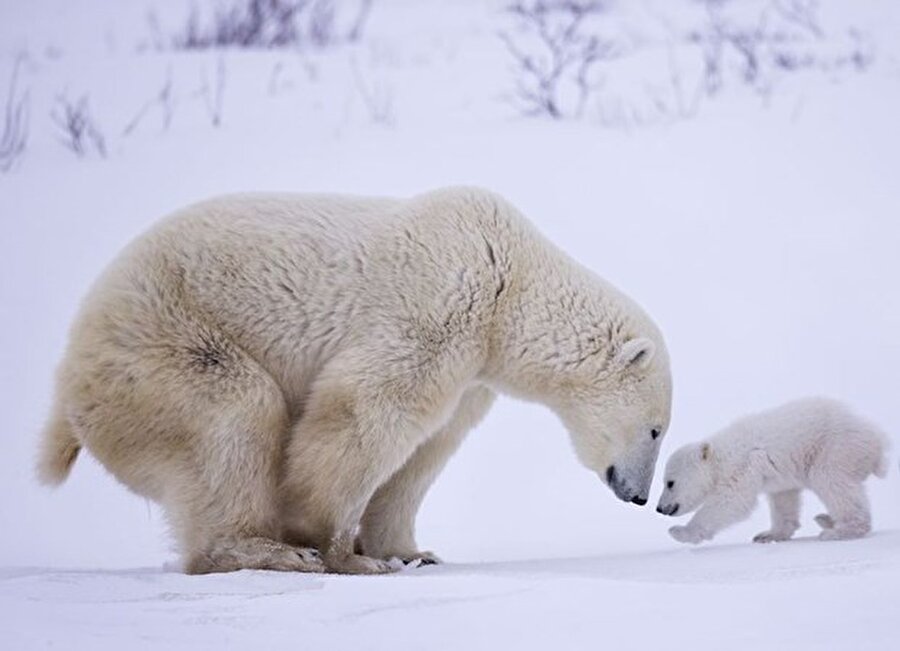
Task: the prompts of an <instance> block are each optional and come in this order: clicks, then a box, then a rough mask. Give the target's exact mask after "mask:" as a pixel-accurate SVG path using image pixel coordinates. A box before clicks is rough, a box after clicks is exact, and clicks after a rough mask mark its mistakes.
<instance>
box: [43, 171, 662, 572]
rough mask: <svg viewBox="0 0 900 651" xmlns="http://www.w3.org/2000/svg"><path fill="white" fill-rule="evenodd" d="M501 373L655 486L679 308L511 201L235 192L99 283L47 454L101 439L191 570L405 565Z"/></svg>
mask: <svg viewBox="0 0 900 651" xmlns="http://www.w3.org/2000/svg"><path fill="white" fill-rule="evenodd" d="M495 392H504V393H508V394H512V395H514V396H519V397H521V398H524V399H527V400H534V401H539V402H541V403H543V404H545V405H547V406H549V407H550V408H551V409H553V410H554V411H555V412H556V413H558V414H559V416H560V417H561V418H562V420H563V421H564V423H565V424H566V426H567V428H568V430H569V431H570V433H571V437H572V440H573V442H574V446H575V449H576V452H577V454H578V457H579V458H580V460H581V461H582V462H583V463H584V464H585V465H586V466H587V467H588V468H590V469H592V470H594V471H596V472H597V473H598V474H599V475H600V476H601V478H602V479H603V480H604V481H605V482H606V483H607V484H609V485H610V487H611V488H612V489H613V491H614V492H615V493H616V494H617V495H618V496H619V497H620V498H621V499H623V500H627V501H634V502H636V503H638V504H644V503H645V502H646V499H647V494H648V491H649V487H650V483H651V479H652V476H653V470H654V465H655V462H656V457H657V453H658V450H659V443H660V440H661V435H662V433H664V432H665V430H666V428H667V427H668V421H669V410H670V399H671V380H670V374H669V365H668V356H667V353H666V349H665V345H664V343H663V339H662V337H661V335H660V333H659V330H658V329H657V328H656V326H655V325H654V324H653V322H652V321H651V320H650V319H649V318H648V317H647V316H646V314H645V313H644V312H643V311H642V310H641V309H640V308H639V307H638V306H637V305H636V304H635V303H634V302H632V301H631V300H629V299H628V298H627V297H625V296H623V295H622V294H621V293H620V292H618V291H617V290H615V289H614V288H613V287H611V286H610V285H609V284H608V283H606V282H604V281H603V280H601V279H600V278H598V277H596V276H595V275H593V274H592V273H591V272H589V271H587V270H586V269H584V268H583V267H581V266H579V265H578V264H577V263H575V262H574V261H573V260H571V259H570V258H569V257H567V256H566V255H565V254H564V253H562V252H561V251H559V250H558V249H557V248H555V247H554V246H553V245H552V244H550V243H549V242H548V241H547V240H545V239H544V238H543V237H542V236H541V235H539V234H538V233H537V232H536V231H535V230H534V229H533V227H532V226H531V225H530V224H529V223H528V222H527V221H526V220H525V219H524V218H523V217H522V216H521V215H520V214H519V213H518V212H517V211H516V209H515V208H513V207H512V206H511V205H509V204H508V203H506V202H505V201H504V200H502V199H501V198H499V197H497V196H496V195H493V194H491V193H488V192H486V191H483V190H478V189H469V188H454V189H445V190H439V191H436V192H432V193H428V194H425V195H422V196H419V197H416V198H413V199H410V200H390V199H368V198H353V197H340V196H319V195H246V196H229V197H224V198H219V199H214V200H211V201H207V202H205V203H201V204H198V205H195V206H192V207H188V208H186V209H184V210H182V211H180V212H178V213H176V214H175V215H172V216H171V217H169V218H168V219H165V220H163V221H162V222H160V223H159V224H158V225H157V226H156V227H154V228H153V229H151V230H150V231H149V232H148V233H146V234H145V235H143V236H141V237H140V238H138V239H137V240H136V241H135V242H133V243H132V244H131V245H130V246H129V247H127V248H126V249H125V251H124V252H123V253H122V254H121V255H120V256H119V258H118V259H117V260H116V261H115V262H114V263H113V264H112V265H111V266H110V267H109V269H107V271H106V272H105V273H104V274H103V275H102V276H101V277H100V279H99V280H98V281H97V282H96V284H95V285H94V287H93V288H92V289H91V291H90V293H89V295H88V296H87V298H86V299H85V302H84V304H83V306H82V308H81V311H80V313H79V315H78V317H77V319H76V321H75V323H74V325H73V327H72V330H71V333H70V341H69V345H68V349H67V351H66V354H65V357H64V359H63V361H62V364H61V365H60V369H59V372H58V381H57V396H56V403H55V407H54V410H53V413H52V415H51V418H50V422H49V424H48V426H47V428H46V430H45V433H44V438H43V445H42V449H41V452H40V458H39V462H38V470H39V474H40V476H41V477H42V479H43V480H44V481H45V482H47V483H50V484H55V483H60V482H61V481H62V480H63V479H65V477H66V475H67V473H68V470H69V468H70V466H71V464H72V463H73V461H74V460H75V457H76V455H77V453H78V451H79V449H80V447H81V446H85V447H86V448H87V449H88V450H89V451H90V452H91V453H93V455H94V456H96V457H97V459H99V460H100V462H101V463H102V464H103V465H104V466H105V467H106V468H107V469H108V470H109V471H110V472H111V473H112V474H113V475H115V477H117V478H118V479H119V480H120V481H121V482H123V483H124V484H125V485H126V486H128V487H129V488H131V489H132V490H133V491H135V492H137V493H139V494H141V495H144V496H146V497H148V498H150V499H153V500H155V501H157V502H159V503H161V504H162V505H163V507H164V509H165V511H166V513H167V516H168V519H169V520H170V523H171V525H172V528H173V531H174V534H175V536H176V539H177V542H178V545H179V549H180V551H181V553H182V557H183V561H184V565H185V569H186V571H188V572H192V573H201V572H216V571H229V570H235V569H239V568H268V569H279V570H299V571H322V570H329V571H335V572H347V573H376V572H386V571H390V569H391V567H392V566H391V564H390V563H388V562H387V560H386V559H389V558H391V557H395V556H396V557H399V558H402V559H404V560H411V559H415V558H425V559H428V558H429V557H428V555H427V554H422V553H420V552H419V551H418V549H417V547H416V544H415V541H414V534H413V531H414V520H415V514H416V511H417V509H418V507H419V504H420V503H421V500H422V498H423V496H424V494H425V492H426V490H427V489H428V487H429V485H430V484H431V483H432V481H433V480H434V478H435V477H436V475H437V473H438V472H439V471H440V470H441V468H442V467H443V466H444V463H445V462H446V460H447V458H448V457H449V456H450V455H451V454H452V453H453V452H454V450H455V449H456V448H457V446H458V445H459V443H460V441H461V439H462V438H463V436H464V435H465V433H466V432H467V431H468V430H469V429H470V428H471V427H473V426H474V425H475V424H476V423H477V422H478V421H479V420H480V419H481V418H482V416H483V415H484V414H485V413H486V411H487V410H488V408H489V407H490V405H491V403H492V401H493V399H494V395H495ZM315 550H319V551H320V552H321V553H320V554H317V553H315Z"/></svg>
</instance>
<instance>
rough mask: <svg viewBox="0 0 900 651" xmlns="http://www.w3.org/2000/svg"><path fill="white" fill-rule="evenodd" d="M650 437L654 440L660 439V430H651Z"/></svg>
mask: <svg viewBox="0 0 900 651" xmlns="http://www.w3.org/2000/svg"><path fill="white" fill-rule="evenodd" d="M650 438H652V439H654V440H656V439H658V438H659V430H658V429H652V430H650Z"/></svg>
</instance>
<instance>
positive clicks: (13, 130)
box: [0, 55, 30, 172]
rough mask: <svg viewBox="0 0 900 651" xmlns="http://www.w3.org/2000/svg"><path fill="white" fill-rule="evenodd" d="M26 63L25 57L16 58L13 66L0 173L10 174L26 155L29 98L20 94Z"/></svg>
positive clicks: (0, 137)
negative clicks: (20, 77) (19, 86)
mask: <svg viewBox="0 0 900 651" xmlns="http://www.w3.org/2000/svg"><path fill="white" fill-rule="evenodd" d="M24 62H25V57H24V55H20V56H18V57H16V61H15V63H14V64H13V71H12V77H11V79H10V82H9V91H8V93H7V96H6V102H5V104H4V106H3V133H2V134H0V172H10V171H12V169H13V168H14V167H15V166H16V164H17V163H18V162H19V161H20V160H21V159H22V156H23V155H24V154H25V147H26V145H27V144H28V118H29V114H30V111H29V108H30V103H29V96H28V92H27V91H26V92H25V93H24V94H20V92H19V88H18V81H19V70H20V69H21V67H22V65H23V64H24Z"/></svg>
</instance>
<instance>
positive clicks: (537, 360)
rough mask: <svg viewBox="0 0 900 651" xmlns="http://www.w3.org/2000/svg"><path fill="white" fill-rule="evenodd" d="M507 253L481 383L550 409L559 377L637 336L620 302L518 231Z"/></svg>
mask: <svg viewBox="0 0 900 651" xmlns="http://www.w3.org/2000/svg"><path fill="white" fill-rule="evenodd" d="M514 241H515V242H516V246H514V247H511V248H510V249H509V250H508V254H509V260H508V264H507V267H508V269H509V273H508V278H507V279H506V282H505V283H504V291H503V293H502V294H500V295H498V298H497V304H496V308H495V316H494V318H493V319H492V322H491V328H490V332H489V336H488V339H489V346H488V350H489V352H488V355H487V360H488V361H487V364H486V367H485V376H486V378H487V379H488V380H489V381H490V383H491V384H493V385H494V386H495V387H496V388H497V389H499V390H501V391H503V392H504V393H509V394H512V395H515V396H517V397H521V398H525V399H528V400H537V401H540V402H548V403H549V402H551V400H552V398H551V396H550V394H552V393H553V391H554V389H557V388H559V387H553V386H548V383H554V384H562V383H564V378H565V376H566V373H567V370H568V369H571V368H572V367H573V366H574V365H577V364H578V363H579V362H580V361H582V360H583V359H584V358H585V357H586V356H594V355H597V356H600V357H601V358H609V357H611V356H612V354H614V352H615V351H616V350H618V348H619V347H620V346H621V345H622V343H624V341H626V340H627V339H628V338H630V337H631V336H634V335H635V334H637V332H636V330H637V329H638V327H637V326H638V324H637V323H636V322H635V320H634V318H633V317H634V311H633V310H631V309H629V308H628V305H627V303H628V299H627V298H625V297H624V296H623V295H621V294H620V293H619V292H618V291H617V290H616V289H615V288H613V287H612V286H611V285H609V284H608V283H606V282H605V281H603V280H602V279H600V278H599V277H597V276H596V275H594V274H593V273H591V272H590V271H589V270H588V269H586V268H584V267H583V266H581V265H580V264H578V263H577V262H576V261H575V260H573V259H572V258H570V257H569V256H568V255H566V254H565V253H564V252H562V251H561V250H560V249H558V248H557V247H556V246H555V245H553V244H552V243H551V242H549V241H548V240H546V239H545V238H544V237H543V236H541V235H540V234H539V233H537V232H536V231H535V230H533V229H531V228H528V227H526V228H525V229H523V231H522V232H521V236H520V237H518V238H516V239H515V240H514Z"/></svg>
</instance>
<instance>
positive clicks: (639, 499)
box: [605, 465, 647, 506]
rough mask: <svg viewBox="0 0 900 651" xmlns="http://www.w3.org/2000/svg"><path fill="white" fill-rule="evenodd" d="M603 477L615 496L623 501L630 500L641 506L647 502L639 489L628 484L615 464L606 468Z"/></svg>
mask: <svg viewBox="0 0 900 651" xmlns="http://www.w3.org/2000/svg"><path fill="white" fill-rule="evenodd" d="M605 477H606V484H607V485H608V486H609V487H610V488H611V489H612V492H613V493H615V494H616V497H618V498H619V499H620V500H622V501H623V502H630V503H632V504H637V505H638V506H643V505H644V504H646V503H647V498H646V497H643V496H641V495H640V492H639V491H637V490H635V489H633V488H632V487H631V485H629V483H628V481H627V480H626V479H625V478H624V477H622V475H621V474H619V471H618V470H617V469H616V466H615V465H611V466H609V467H608V468H607V469H606V473H605Z"/></svg>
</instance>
